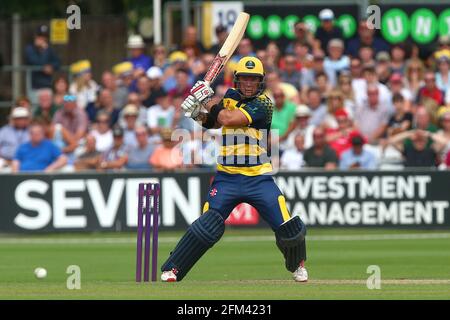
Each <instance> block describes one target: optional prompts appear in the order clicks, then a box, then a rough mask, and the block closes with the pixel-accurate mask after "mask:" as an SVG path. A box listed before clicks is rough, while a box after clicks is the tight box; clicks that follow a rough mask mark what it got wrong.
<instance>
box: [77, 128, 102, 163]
mask: <svg viewBox="0 0 450 320" xmlns="http://www.w3.org/2000/svg"><path fill="white" fill-rule="evenodd" d="M101 159H102V153H101V152H99V151H97V149H96V141H95V137H94V136H93V135H90V134H88V135H86V139H85V144H84V147H83V151H82V152H81V153H80V154H79V155H78V156H77V158H76V160H75V163H74V167H75V170H76V171H83V170H95V169H97V168H98V167H99V165H100V161H101Z"/></svg>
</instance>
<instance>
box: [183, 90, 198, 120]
mask: <svg viewBox="0 0 450 320" xmlns="http://www.w3.org/2000/svg"><path fill="white" fill-rule="evenodd" d="M201 108H202V106H201V105H200V103H199V102H198V101H197V99H195V98H194V97H193V96H192V95H189V96H188V97H187V98H186V99H184V101H183V103H182V104H181V109H183V111H184V115H185V116H186V117H188V118H193V119H194V118H197V116H198V115H199V113H200V110H201Z"/></svg>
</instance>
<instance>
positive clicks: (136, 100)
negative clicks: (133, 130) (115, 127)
mask: <svg viewBox="0 0 450 320" xmlns="http://www.w3.org/2000/svg"><path fill="white" fill-rule="evenodd" d="M129 104H132V105H135V106H136V107H137V108H138V110H139V113H138V116H137V119H136V123H137V124H138V125H146V123H147V107H146V106H144V105H143V104H142V101H141V99H140V97H139V95H138V94H137V93H136V92H131V93H130V94H128V100H127V105H129ZM123 115H124V114H123V110H122V111H121V113H120V116H119V124H120V126H121V127H122V128H124V127H125V120H124V117H123Z"/></svg>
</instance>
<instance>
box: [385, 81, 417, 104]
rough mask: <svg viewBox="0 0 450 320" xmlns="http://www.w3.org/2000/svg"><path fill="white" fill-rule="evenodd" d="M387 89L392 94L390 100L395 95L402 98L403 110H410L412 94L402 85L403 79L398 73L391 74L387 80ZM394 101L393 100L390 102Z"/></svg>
mask: <svg viewBox="0 0 450 320" xmlns="http://www.w3.org/2000/svg"><path fill="white" fill-rule="evenodd" d="M389 89H390V90H391V93H392V99H394V98H393V97H394V96H395V95H396V94H399V95H401V96H402V97H403V100H404V107H405V110H412V101H413V97H412V93H411V91H410V90H409V89H407V88H405V86H404V85H403V77H402V76H401V74H399V73H393V74H392V75H391V76H390V78H389ZM392 101H394V100H392Z"/></svg>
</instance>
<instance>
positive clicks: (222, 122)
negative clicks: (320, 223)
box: [161, 57, 308, 282]
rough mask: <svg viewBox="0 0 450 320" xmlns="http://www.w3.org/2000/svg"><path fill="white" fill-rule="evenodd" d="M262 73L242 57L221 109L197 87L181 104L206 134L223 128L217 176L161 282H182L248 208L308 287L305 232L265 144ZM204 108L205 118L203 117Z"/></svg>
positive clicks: (267, 114)
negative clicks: (231, 219)
mask: <svg viewBox="0 0 450 320" xmlns="http://www.w3.org/2000/svg"><path fill="white" fill-rule="evenodd" d="M264 75H265V73H264V68H263V64H262V62H261V61H260V60H259V59H257V58H255V57H243V58H242V59H241V60H240V61H239V62H238V65H237V67H236V70H235V72H234V88H231V89H229V90H228V91H227V92H226V93H225V96H224V98H223V99H222V100H221V101H220V102H219V103H217V104H214V103H213V101H211V97H212V96H213V94H214V91H213V90H212V89H211V87H210V86H209V85H208V83H207V82H205V81H197V83H196V84H195V85H194V86H193V87H192V89H191V95H189V96H188V97H187V98H186V99H185V100H184V102H183V104H182V108H183V110H184V112H185V114H186V116H188V117H191V118H193V119H194V120H197V121H201V123H202V126H203V127H204V128H206V129H210V128H220V127H222V138H223V139H222V140H223V141H222V145H221V149H220V154H219V156H218V159H217V162H218V163H217V173H216V175H215V177H214V180H213V183H212V185H211V187H210V191H209V193H208V199H207V202H206V203H205V204H204V207H203V214H202V215H201V216H200V217H199V218H198V219H197V220H196V221H194V222H193V223H192V225H191V226H190V227H189V229H188V230H187V232H186V233H185V235H184V236H183V237H182V238H181V240H180V241H179V242H178V244H177V246H176V247H175V249H174V250H173V251H172V252H171V253H170V256H169V258H168V259H167V261H166V262H165V263H164V264H163V265H162V267H161V271H162V275H161V280H162V281H165V282H175V281H181V280H182V279H183V278H184V277H185V276H186V274H187V273H188V272H189V270H191V268H192V267H193V266H194V264H195V263H196V262H197V261H198V260H199V259H200V258H201V257H202V256H203V254H204V253H205V252H206V251H207V250H208V249H209V248H211V247H212V246H213V245H214V244H215V243H217V242H218V241H219V240H220V238H221V237H222V235H223V233H224V230H225V220H226V219H227V218H228V216H229V215H230V213H231V212H232V210H233V208H234V207H235V206H236V205H238V204H240V203H242V202H246V203H249V204H250V205H252V206H253V207H255V208H256V209H257V210H258V212H259V214H260V215H261V217H262V218H263V219H264V220H265V221H266V222H267V223H268V224H269V225H270V227H271V228H272V230H273V231H274V232H275V238H276V245H277V247H278V248H279V249H280V251H281V252H282V254H283V256H284V258H285V265H286V268H287V270H289V271H290V272H292V273H293V278H294V280H295V281H298V282H306V281H307V280H308V273H307V271H306V268H305V267H304V262H305V260H306V243H305V236H306V227H305V225H304V223H303V222H302V220H301V219H300V218H299V217H298V216H295V217H293V218H291V217H290V214H289V212H288V209H287V207H286V203H285V198H284V196H283V194H282V193H281V191H280V189H279V188H278V187H277V185H276V184H275V181H274V179H273V177H272V176H271V175H270V173H271V172H272V164H271V162H270V154H269V151H268V148H267V144H265V143H264V142H263V141H264V140H265V141H267V140H268V137H267V136H268V133H269V131H270V126H271V122H272V110H273V104H272V101H271V100H270V99H269V98H268V97H267V96H266V95H263V94H262V92H263V91H264ZM202 106H203V107H204V108H205V109H206V110H207V113H205V112H202V111H201V109H202Z"/></svg>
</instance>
